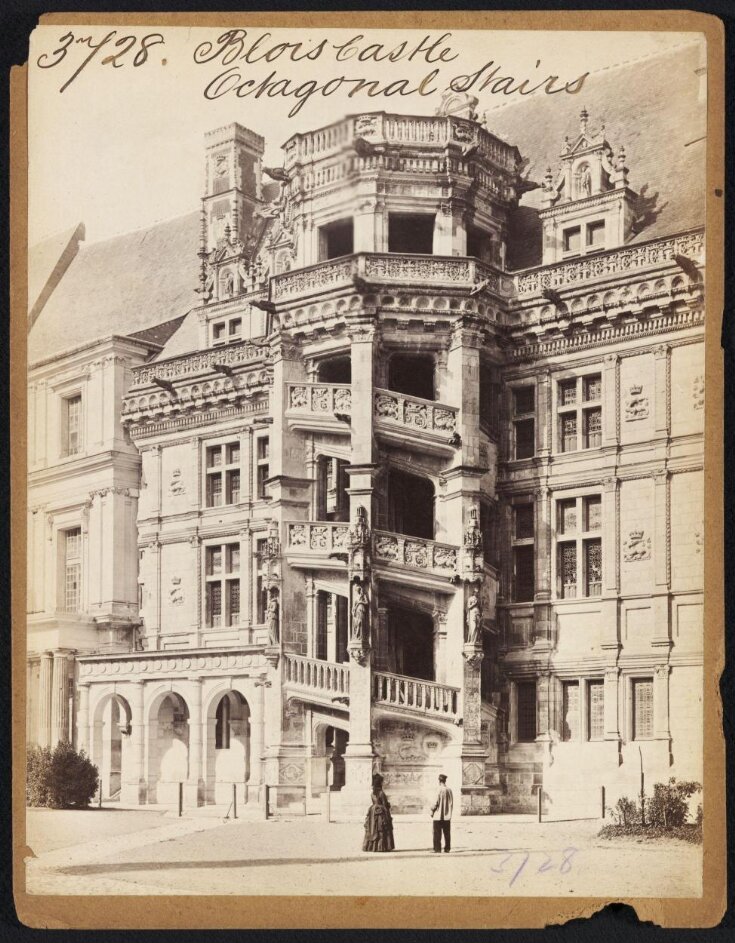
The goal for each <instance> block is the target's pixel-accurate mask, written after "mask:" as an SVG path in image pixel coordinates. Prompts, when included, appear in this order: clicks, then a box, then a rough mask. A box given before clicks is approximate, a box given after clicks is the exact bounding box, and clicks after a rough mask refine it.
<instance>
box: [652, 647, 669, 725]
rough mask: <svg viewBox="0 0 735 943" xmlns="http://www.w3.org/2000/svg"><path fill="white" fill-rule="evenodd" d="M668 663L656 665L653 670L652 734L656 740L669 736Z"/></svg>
mask: <svg viewBox="0 0 735 943" xmlns="http://www.w3.org/2000/svg"><path fill="white" fill-rule="evenodd" d="M670 673H671V669H670V668H669V666H668V665H656V667H655V669H654V672H653V735H654V737H655V738H656V739H657V740H668V739H670V737H671V733H670V725H669V675H670Z"/></svg>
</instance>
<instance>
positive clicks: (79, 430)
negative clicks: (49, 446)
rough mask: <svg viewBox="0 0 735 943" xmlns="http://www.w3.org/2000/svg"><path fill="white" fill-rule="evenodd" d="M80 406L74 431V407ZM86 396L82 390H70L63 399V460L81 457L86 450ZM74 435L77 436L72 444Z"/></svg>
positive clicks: (77, 410) (61, 451)
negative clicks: (76, 456)
mask: <svg viewBox="0 0 735 943" xmlns="http://www.w3.org/2000/svg"><path fill="white" fill-rule="evenodd" d="M73 405H74V406H78V409H76V410H75V413H76V416H75V419H74V422H73V425H74V427H75V428H74V430H73V431H72V415H71V414H72V406H73ZM83 433H84V396H83V395H82V391H81V389H75V390H69V391H67V392H66V393H64V394H63V396H62V397H61V448H60V450H59V451H60V453H61V457H62V458H72V457H73V456H75V455H81V454H82V451H83V449H84V434H83ZM72 435H75V436H76V439H75V441H74V442H72Z"/></svg>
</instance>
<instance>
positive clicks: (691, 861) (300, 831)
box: [27, 809, 702, 899]
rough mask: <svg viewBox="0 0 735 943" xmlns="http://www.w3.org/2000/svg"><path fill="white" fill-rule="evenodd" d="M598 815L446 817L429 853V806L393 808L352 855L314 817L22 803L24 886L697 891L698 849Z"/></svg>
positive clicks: (346, 834) (349, 831)
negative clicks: (407, 810)
mask: <svg viewBox="0 0 735 943" xmlns="http://www.w3.org/2000/svg"><path fill="white" fill-rule="evenodd" d="M600 825H601V823H600V821H598V820H592V821H590V820H587V821H577V822H549V823H538V822H537V821H536V820H535V818H534V817H532V816H507V817H506V816H490V817H468V818H460V819H456V820H455V822H454V823H453V836H452V851H451V853H450V854H441V855H435V854H434V853H433V852H432V850H431V820H430V818H429V816H428V815H426V816H425V820H424V818H423V817H419V816H410V817H408V816H406V817H401V816H396V818H395V836H396V846H397V848H396V851H395V852H392V853H388V854H366V853H364V852H362V851H361V850H360V848H361V841H362V828H361V825H360V824H359V823H336V824H335V823H330V824H327V823H326V821H325V820H324V819H323V818H321V817H320V816H316V815H314V816H308V817H300V818H293V819H288V820H275V821H263V820H262V819H259V818H255V817H253V816H250V815H247V814H246V816H245V817H244V818H239V819H237V820H232V819H230V820H228V821H226V822H224V821H223V819H222V816H221V815H216V816H214V815H212V814H209V815H202V814H200V815H196V814H194V815H188V816H185V817H183V818H180V819H179V818H176V817H174V816H172V815H171V814H170V813H169V814H164V813H163V811H162V810H153V811H149V810H146V811H142V810H136V811H125V810H119V811H104V810H102V811H91V810H90V811H89V812H53V811H50V810H36V809H34V810H29V816H28V845H29V846H30V848H31V849H32V851H33V854H34V855H35V857H33V858H29V859H28V860H27V880H28V891H29V892H30V893H34V894H116V895H117V894H156V895H167V894H177V895H181V894H233V895H242V894H246V895H251V894H252V895H256V894H322V895H345V894H349V895H352V894H359V895H367V896H369V895H380V896H384V895H388V896H390V895H395V894H400V895H419V896H421V895H426V894H432V895H461V896H499V895H502V896H508V895H517V896H564V897H568V896H602V897H607V898H613V899H614V898H620V897H630V896H637V897H661V896H681V897H695V896H699V895H700V894H701V871H702V853H701V846H691V845H687V844H685V843H683V842H682V843H680V842H672V841H667V842H665V843H650V842H644V841H638V842H637V841H634V840H626V841H620V840H618V841H603V840H601V839H598V838H597V832H598V831H599V828H600Z"/></svg>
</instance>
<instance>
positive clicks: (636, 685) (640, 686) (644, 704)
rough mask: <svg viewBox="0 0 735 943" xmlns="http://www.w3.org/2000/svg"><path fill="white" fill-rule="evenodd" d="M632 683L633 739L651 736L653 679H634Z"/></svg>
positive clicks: (645, 738) (646, 738)
mask: <svg viewBox="0 0 735 943" xmlns="http://www.w3.org/2000/svg"><path fill="white" fill-rule="evenodd" d="M631 683H632V701H633V725H632V726H633V739H634V740H649V739H650V738H651V737H652V736H653V679H652V678H634V679H633V681H632V682H631Z"/></svg>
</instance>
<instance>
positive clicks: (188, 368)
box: [131, 342, 270, 389]
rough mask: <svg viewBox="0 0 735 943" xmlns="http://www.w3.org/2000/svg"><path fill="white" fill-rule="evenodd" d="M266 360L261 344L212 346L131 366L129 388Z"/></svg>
mask: <svg viewBox="0 0 735 943" xmlns="http://www.w3.org/2000/svg"><path fill="white" fill-rule="evenodd" d="M269 359H270V348H268V347H267V346H264V345H261V344H250V343H246V342H244V343H241V344H228V345H227V346H225V347H216V348H214V349H212V350H204V351H201V352H198V353H194V354H186V355H184V356H182V357H172V358H171V359H170V360H156V361H154V362H153V363H148V364H145V365H144V366H141V367H133V370H132V374H133V383H132V386H131V389H135V388H136V387H141V386H148V385H149V384H150V383H151V381H152V379H153V377H158V378H160V379H162V380H177V379H179V378H181V377H189V376H194V375H195V374H200V373H210V372H212V365H213V364H215V363H217V364H220V363H221V364H224V365H226V366H228V367H236V366H238V365H240V364H251V363H254V362H256V361H258V360H262V361H267V360H269Z"/></svg>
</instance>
